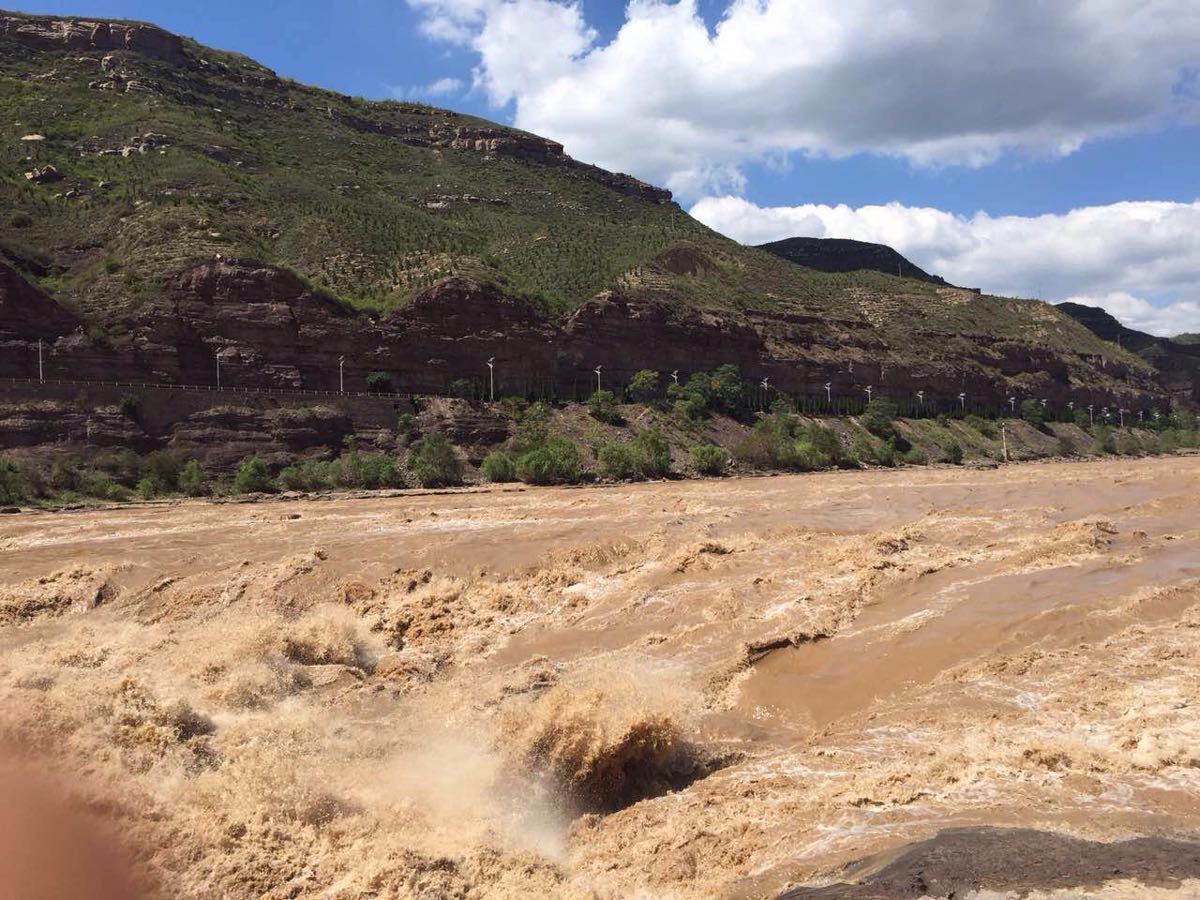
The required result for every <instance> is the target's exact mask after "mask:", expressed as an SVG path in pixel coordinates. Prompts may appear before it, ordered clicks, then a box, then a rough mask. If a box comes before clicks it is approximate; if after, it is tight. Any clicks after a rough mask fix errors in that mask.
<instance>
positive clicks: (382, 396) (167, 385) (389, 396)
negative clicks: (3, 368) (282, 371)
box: [0, 378, 416, 400]
mask: <svg viewBox="0 0 1200 900" xmlns="http://www.w3.org/2000/svg"><path fill="white" fill-rule="evenodd" d="M0 384H8V385H13V386H14V387H15V386H17V385H28V386H35V387H42V386H45V385H58V386H66V387H96V386H100V387H112V388H140V389H143V390H144V389H147V388H150V389H154V390H171V391H193V392H196V393H214V394H233V395H243V396H244V395H247V394H258V395H265V396H271V395H278V396H281V397H366V398H370V399H372V400H411V399H412V398H413V397H414V396H416V395H415V394H399V393H387V392H382V391H318V390H312V389H306V388H258V387H225V386H221V387H217V386H216V385H214V384H174V383H171V382H151V381H99V380H93V379H78V378H70V379H67V378H46V379H38V378H4V379H0Z"/></svg>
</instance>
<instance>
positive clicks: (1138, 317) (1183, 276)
mask: <svg viewBox="0 0 1200 900" xmlns="http://www.w3.org/2000/svg"><path fill="white" fill-rule="evenodd" d="M691 213H692V215H693V216H695V217H696V218H697V219H699V220H700V221H701V222H704V223H705V224H706V225H708V226H709V227H711V228H713V229H715V230H717V231H720V232H721V233H723V234H726V235H728V236H730V237H732V238H734V239H735V240H739V241H742V242H743V243H748V244H761V243H766V242H768V241H774V240H780V239H782V238H786V237H796V236H804V237H840V238H852V239H854V240H860V241H872V242H875V243H880V244H887V245H888V246H890V247H894V248H895V249H896V250H898V251H899V252H900V253H902V254H904V255H905V256H907V257H909V258H910V259H911V260H912V261H913V262H915V263H916V264H917V265H919V266H921V268H923V269H925V270H926V271H929V272H933V273H936V274H938V275H942V276H943V277H945V278H946V279H947V280H949V281H951V282H953V283H954V284H960V285H964V286H968V287H981V288H983V289H984V290H986V291H989V292H991V293H999V294H1006V295H1012V296H1022V297H1041V298H1042V299H1045V300H1050V301H1053V302H1059V301H1063V300H1072V301H1075V302H1077V303H1086V304H1088V305H1090V306H1102V307H1104V308H1105V309H1107V310H1108V311H1109V312H1111V313H1113V315H1115V316H1116V317H1117V318H1118V319H1120V320H1121V321H1122V322H1124V323H1125V324H1127V325H1129V326H1130V327H1132V328H1138V329H1141V330H1144V331H1148V332H1151V333H1153V334H1161V335H1173V334H1178V333H1180V332H1183V331H1200V200H1198V201H1196V202H1194V203H1172V202H1154V201H1144V202H1124V203H1113V204H1110V205H1108V206H1091V207H1083V208H1080V209H1073V210H1071V211H1069V212H1066V213H1062V214H1057V215H1043V216H990V215H988V214H987V213H982V212H980V213H976V214H975V215H973V216H959V215H955V214H953V213H949V212H945V211H943V210H939V209H932V208H928V207H911V206H903V205H901V204H899V203H889V204H886V205H879V206H862V207H858V208H852V207H849V206H845V205H840V206H825V205H819V204H804V205H800V206H786V207H762V206H758V205H756V204H754V203H751V202H749V201H747V200H745V199H743V198H740V197H732V196H725V197H708V198H705V199H703V200H700V201H699V202H698V203H696V204H695V205H694V206H693V207H692V210H691Z"/></svg>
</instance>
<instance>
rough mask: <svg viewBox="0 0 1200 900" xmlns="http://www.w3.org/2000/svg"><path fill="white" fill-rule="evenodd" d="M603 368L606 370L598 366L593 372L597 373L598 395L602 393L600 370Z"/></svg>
mask: <svg viewBox="0 0 1200 900" xmlns="http://www.w3.org/2000/svg"><path fill="white" fill-rule="evenodd" d="M602 368H604V367H603V366H596V368H594V369H592V371H593V372H595V373H596V393H599V392H600V370H601V369H602Z"/></svg>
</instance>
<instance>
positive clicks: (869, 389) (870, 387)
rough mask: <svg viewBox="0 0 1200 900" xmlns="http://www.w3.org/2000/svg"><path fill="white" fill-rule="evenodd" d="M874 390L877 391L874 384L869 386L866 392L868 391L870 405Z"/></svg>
mask: <svg viewBox="0 0 1200 900" xmlns="http://www.w3.org/2000/svg"><path fill="white" fill-rule="evenodd" d="M873 390H875V385H873V384H868V385H867V387H866V391H867V402H868V403H870V402H871V391H873Z"/></svg>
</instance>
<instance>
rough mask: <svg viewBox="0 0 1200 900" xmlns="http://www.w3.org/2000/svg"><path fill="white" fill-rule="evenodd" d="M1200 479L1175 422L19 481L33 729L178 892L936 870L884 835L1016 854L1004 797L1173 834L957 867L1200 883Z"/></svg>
mask: <svg viewBox="0 0 1200 900" xmlns="http://www.w3.org/2000/svg"><path fill="white" fill-rule="evenodd" d="M1198 488H1200V460H1197V459H1194V458H1179V459H1169V458H1165V459H1154V460H1139V461H1132V460H1113V461H1106V462H1101V463H1092V464H1075V465H1069V464H1062V465H1058V464H1053V465H1039V466H1023V467H1018V468H1005V469H1001V470H997V471H991V472H967V471H962V470H927V471H920V470H903V471H898V472H888V473H834V474H828V475H820V476H808V477H805V476H800V477H782V478H770V479H748V480H727V481H709V482H686V483H664V484H651V485H640V486H628V487H619V488H612V489H597V490H533V489H531V490H523V491H509V492H503V493H500V492H497V493H494V494H487V493H473V494H454V493H450V494H445V495H440V496H436V495H435V496H420V497H416V496H414V497H403V496H402V497H391V498H382V499H375V500H372V499H360V500H335V501H324V502H315V501H314V502H305V501H296V502H290V503H260V504H239V505H214V504H207V503H183V504H178V505H174V506H155V507H130V508H128V509H121V510H108V511H99V512H81V513H68V514H30V515H23V516H16V517H10V518H8V519H6V520H5V521H4V522H3V523H0V528H2V529H3V531H2V533H0V573H2V574H0V742H2V743H3V746H4V747H6V748H7V751H6V753H7V756H8V757H10V758H12V759H16V760H18V761H20V762H23V763H29V762H30V761H32V762H33V763H35V764H36V765H37V767H38V769H39V770H40V771H42V772H44V773H47V774H49V775H51V776H56V777H57V778H59V779H60V780H61V781H62V782H64V783H65V785H66V790H67V792H68V793H69V794H70V796H72V797H73V798H75V799H76V800H78V801H79V803H80V806H81V808H82V809H84V810H85V812H86V814H87V815H89V816H91V817H93V818H95V819H96V820H97V821H98V822H101V823H103V824H104V825H105V827H109V828H112V829H113V830H114V831H115V832H116V833H117V834H118V835H120V842H121V843H122V844H124V845H125V847H126V848H127V849H128V851H129V853H128V856H129V858H130V860H131V862H130V863H129V868H130V870H131V871H130V875H129V877H130V878H132V879H133V880H134V881H135V882H136V883H137V884H139V885H143V886H146V887H145V889H146V890H147V891H150V890H157V891H158V892H160V893H162V894H163V895H170V896H183V897H189V896H194V897H207V896H213V895H222V896H230V897H259V896H267V897H305V896H311V897H318V896H320V897H339V898H340V897H346V898H350V897H355V898H358V897H368V896H370V897H435V896H439V897H440V896H464V897H468V896H471V897H473V896H501V897H502V896H530V895H539V896H562V897H576V896H578V897H625V896H639V895H640V896H656V897H679V898H690V897H712V896H731V897H732V896H742V897H757V896H774V895H777V894H779V893H780V892H782V891H784V890H787V889H789V888H791V889H801V888H804V889H807V888H813V889H817V888H821V889H823V890H826V891H833V890H846V891H853V890H867V889H868V888H869V889H870V890H873V891H875V892H876V893H852V892H851V893H844V894H838V893H829V894H816V895H815V896H825V895H828V896H877V895H878V896H905V895H906V894H904V893H903V892H902V891H900V889H899V888H898V887H897V885H898V884H899V880H897V879H899V877H900V876H898V875H897V876H896V877H895V878H891V876H887V877H876V876H879V873H880V872H882V871H884V870H885V869H886V865H884V864H882V863H880V864H872V865H867V864H863V863H859V864H858V865H857V867H855V866H853V865H851V864H852V863H854V862H855V861H858V860H864V859H871V860H884V859H887V860H892V861H895V860H896V859H899V858H901V857H900V856H898V854H903V853H904V852H905V851H904V848H916V849H913V850H911V853H914V854H917V855H919V854H920V853H928V852H930V851H929V847H928V846H927V845H924V844H922V843H921V842H923V841H927V840H930V839H932V840H935V841H936V840H938V839H937V838H936V837H935V836H936V835H938V834H939V833H943V834H951V835H960V836H961V835H964V834H969V835H973V836H974V839H975V840H977V841H982V842H983V843H977V844H975V845H972V846H973V848H974V849H972V847H968V846H967V843H964V841H963V840H959V839H958V838H955V840H954V841H949V842H947V839H945V838H944V837H943V839H942V844H937V845H935V846H936V847H941V848H942V849H943V850H945V853H950V852H951V851H954V852H955V853H957V854H958V856H959V857H964V856H965V857H967V858H970V857H972V856H973V855H974V856H979V849H978V848H979V847H980V846H984V845H985V844H986V846H987V848H988V851H987V854H984V855H985V856H986V858H987V859H989V860H992V861H994V862H996V865H995V866H994V867H993V868H994V869H995V871H996V872H1004V871H1006V870H1011V866H1008V867H1007V869H1006V866H1005V865H1004V864H1003V863H1004V861H1005V860H1006V859H1010V858H1012V857H1013V856H1014V855H1019V854H1018V851H1017V849H1016V848H1017V847H1018V843H1019V842H1018V843H1014V842H1013V841H1007V840H1001V839H998V838H996V839H993V838H995V835H997V834H1000V833H1001V832H994V831H979V829H986V828H989V827H990V828H1000V829H1026V830H1028V831H1018V832H1004V834H1018V833H1019V834H1022V835H1025V837H1024V838H1022V839H1023V840H1033V841H1034V844H1035V845H1037V840H1036V839H1035V838H1030V837H1029V836H1028V835H1029V834H1030V833H1031V832H1036V833H1040V834H1046V835H1049V837H1046V838H1045V840H1044V841H1043V842H1042V845H1044V847H1045V848H1048V849H1047V852H1048V853H1049V852H1050V850H1052V849H1053V848H1055V847H1060V846H1066V845H1060V844H1059V843H1055V842H1058V841H1071V840H1078V841H1090V842H1093V844H1089V845H1088V846H1089V847H1092V846H1094V845H1099V844H1104V845H1110V844H1113V843H1114V842H1120V841H1127V840H1129V839H1133V838H1146V839H1147V840H1150V841H1151V843H1150V844H1136V843H1135V844H1132V845H1130V844H1125V845H1121V846H1122V847H1123V848H1124V849H1122V851H1121V852H1122V853H1124V854H1127V857H1126V858H1127V862H1128V863H1129V864H1128V866H1126V867H1125V868H1123V870H1122V872H1121V873H1116V874H1113V873H1109V874H1110V875H1112V877H1108V875H1104V873H1102V872H1098V871H1095V867H1089V866H1087V865H1084V864H1083V863H1081V864H1080V865H1079V866H1078V867H1077V869H1078V870H1071V871H1069V872H1067V871H1064V872H1059V873H1058V875H1057V876H1056V878H1057V880H1056V878H1052V877H1050V875H1051V874H1052V870H1054V869H1055V868H1056V866H1057V864H1055V863H1053V862H1050V863H1047V866H1046V867H1045V873H1046V874H1045V877H1042V875H1040V874H1037V872H1036V871H1034V870H1030V872H1031V874H1030V877H1029V878H1027V879H1026V880H1025V881H1023V882H1021V884H1020V885H1015V882H1011V881H1008V882H1006V881H1004V879H1003V878H1000V877H999V876H998V875H992V874H989V873H990V872H991V871H992V870H991V869H987V868H986V867H982V868H981V867H980V866H976V867H975V868H974V869H971V868H970V867H968V868H966V869H962V870H959V869H954V868H953V866H950V868H949V869H947V870H946V873H943V874H944V875H945V877H946V878H947V879H949V881H947V882H946V883H947V884H949V883H950V882H951V881H953V882H954V884H956V885H958V887H954V888H953V890H957V891H959V892H960V894H959V895H961V891H962V890H963V889H964V886H966V887H969V888H970V889H971V890H977V891H984V892H986V891H988V890H994V891H1007V890H1014V889H1018V888H1019V889H1020V890H1042V891H1043V892H1045V893H1046V896H1056V894H1055V893H1054V892H1055V891H1062V890H1067V889H1070V888H1072V887H1075V886H1080V885H1089V886H1090V887H1089V888H1088V890H1090V891H1105V892H1108V893H1107V894H1105V896H1112V897H1119V896H1125V894H1122V893H1121V892H1122V891H1131V890H1134V889H1135V888H1145V889H1147V890H1149V889H1151V888H1153V889H1154V890H1162V891H1167V890H1176V889H1177V890H1186V889H1187V885H1188V884H1193V885H1194V883H1195V882H1194V881H1188V879H1197V878H1200V873H1197V872H1191V871H1182V870H1179V871H1176V872H1174V874H1172V873H1171V872H1166V871H1165V870H1164V869H1163V867H1162V866H1161V865H1159V864H1158V863H1157V862H1156V861H1155V860H1157V859H1158V857H1157V856H1156V855H1155V853H1156V852H1157V851H1156V850H1154V849H1153V848H1158V847H1161V846H1165V845H1163V844H1160V843H1154V842H1156V841H1157V842H1162V841H1172V840H1173V841H1179V842H1182V844H1181V846H1182V845H1183V844H1191V843H1194V842H1195V840H1196V838H1197V835H1198V834H1200V757H1198V755H1197V750H1196V748H1197V747H1200V725H1198V724H1197V723H1198V722H1200V719H1198V718H1197V717H1196V715H1195V709H1196V707H1197V704H1198V703H1200V655H1198V647H1200V645H1198V643H1197V639H1198V638H1200V517H1198V516H1197V515H1196V512H1197V501H1196V499H1195V498H1196V496H1197V490H1198ZM947 829H967V831H954V830H951V831H946V830H947ZM971 829H974V830H971ZM980 835H985V836H989V837H987V839H986V840H985V839H984V838H981V837H980ZM1071 846H1074V845H1071ZM1080 846H1082V845H1080ZM946 848H949V849H946ZM956 848H957V849H956ZM964 848H965V849H964ZM1139 848H1140V850H1139ZM1143 851H1144V852H1143ZM938 852H941V851H938ZM945 853H943V856H945ZM916 858H917V857H916V856H912V855H910V856H909V857H907V859H908V861H909V862H911V861H912V860H913V859H916ZM1048 858H1050V859H1053V858H1054V857H1053V856H1052V855H1051V856H1049V857H1048ZM1139 860H1140V862H1139ZM947 865H950V864H949V863H947ZM848 866H850V868H847V867H848ZM1057 868H1059V869H1061V868H1063V867H1062V866H1057ZM1084 870H1087V871H1084ZM898 871H900V870H898V869H894V870H892V874H893V875H895V874H896V872H898ZM1102 875H1103V876H1104V877H1101V876H1102ZM873 877H874V878H875V880H874V881H873V882H869V881H868V880H869V879H870V878H873ZM889 878H891V880H890V881H889V880H888V879H889ZM972 878H974V879H975V880H974V881H971V879H972ZM1064 878H1065V879H1066V880H1065V881H1064V880H1063V879H1064ZM954 879H957V881H954ZM989 879H990V880H989ZM1072 879H1074V880H1072ZM901 880H902V879H901ZM910 882H911V879H910ZM968 882H970V884H968ZM1014 885H1015V886H1014ZM910 886H911V884H910ZM940 889H941V888H940V887H938V886H937V885H934V886H932V887H931V888H930V890H932V891H934V893H935V895H936V893H937V891H938V890H940ZM881 891H882V892H884V893H879V892H881ZM888 892H891V893H888ZM984 895H985V894H981V895H980V896H984ZM797 896H804V894H802V893H799V894H797Z"/></svg>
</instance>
